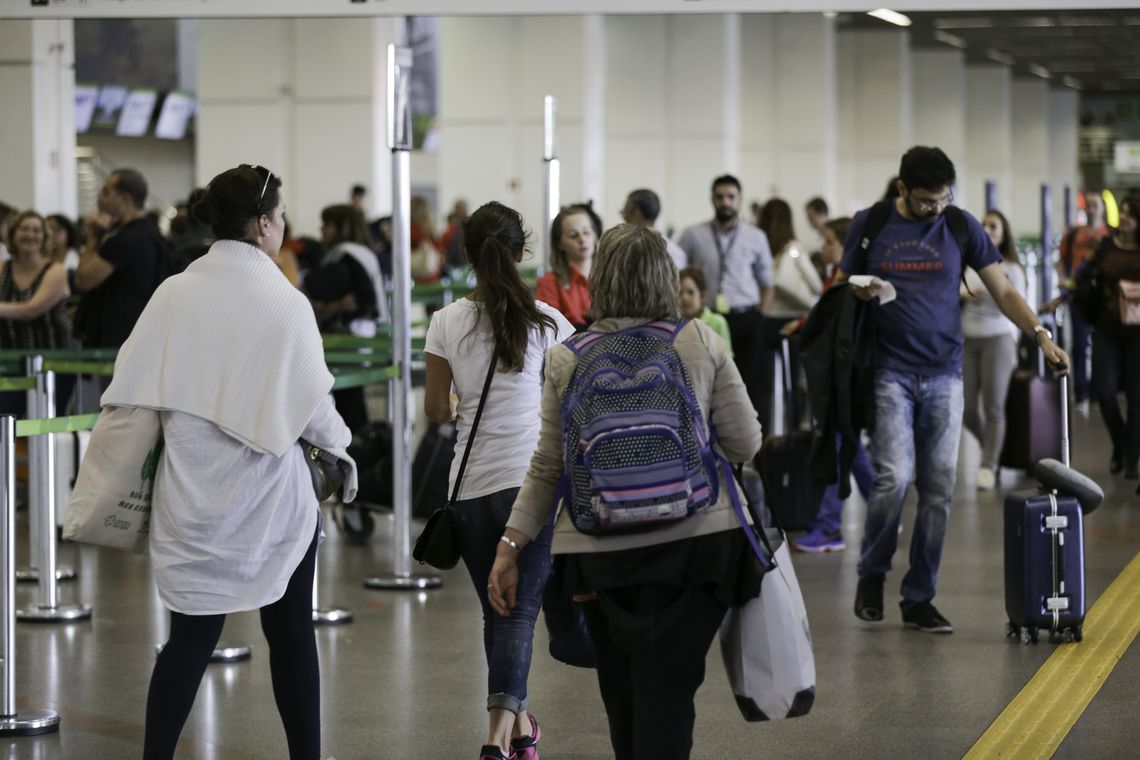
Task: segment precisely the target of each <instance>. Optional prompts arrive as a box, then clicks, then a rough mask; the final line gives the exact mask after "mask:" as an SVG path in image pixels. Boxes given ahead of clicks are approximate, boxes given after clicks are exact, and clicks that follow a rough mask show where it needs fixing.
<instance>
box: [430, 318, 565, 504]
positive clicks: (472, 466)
mask: <svg viewBox="0 0 1140 760" xmlns="http://www.w3.org/2000/svg"><path fill="white" fill-rule="evenodd" d="M535 305H536V306H538V308H539V309H540V310H541V311H542V313H543V314H546V315H548V316H550V317H551V318H552V319H553V320H554V322H555V324H557V325H558V329H557V331H556V332H552V331H550V330H542V331H539V330H537V329H535V330H533V331H532V332H531V339H530V343H529V345H528V346H527V351H526V359H525V361H524V362H523V369H522V371H521V372H509V373H503V372H496V373H495V377H494V379H492V380H491V389H490V390H489V391H488V393H487V403H486V405H485V406H484V407H483V416H482V418H480V420H479V430H478V432H477V433H476V435H475V445H474V446H473V448H472V449H471V457H470V458H469V459H468V460H467V469H466V470H465V471H464V473H463V483H462V485H461V487H460V489H459V498H460V499H475V498H478V497H480V496H488V495H490V494H493V493H496V492H498V491H503V490H506V489H508V488H518V487H519V486H521V485H522V482H523V479H524V478H525V477H526V472H527V468H529V467H530V458H531V455H532V454H534V450H535V448H537V446H538V428H539V416H538V415H539V409H540V407H541V403H542V377H543V372H542V370H543V361H544V360H545V357H546V351H547V349H549V348H550V347H551V346H553V345H556V344H558V343H561V342H562V341H564V340H566V339H567V338H569V337H570V336H571V335H573V333H574V328H573V327H572V326H571V325H570V323H569V322H567V321H566V318H565V317H563V316H562V315H561V314H560V313H559V312H558V311H556V310H555V309H553V308H551V307H550V306H547V305H546V304H544V303H542V302H541V301H535ZM480 308H481V305H480V304H479V303H478V302H476V301H472V300H471V299H469V298H461V299H459V300H458V301H456V302H455V303H452V304H451V305H449V306H446V307H444V308H443V309H440V310H439V311H437V312H436V313H435V314H433V315H432V318H431V324H430V325H429V326H428V331H427V340H426V342H425V348H424V350H425V351H426V352H427V353H429V354H434V355H435V356H438V357H440V358H442V359H446V360H447V363H448V364H450V365H451V376H452V383H453V385H454V388H455V393H456V395H457V396H458V397H459V417H458V420H457V425H456V428H457V430H456V433H457V440H456V444H455V458H454V459H453V460H452V462H451V476H450V477H449V478H448V494H449V495H450V493H451V490H452V488H454V487H455V476H456V475H457V474H458V473H459V463H460V462H461V461H462V460H463V451H464V449H466V447H467V437H468V434H469V433H470V432H471V423H472V422H473V421H474V419H475V412H476V411H477V410H478V408H479V396H480V394H481V393H482V392H483V383H484V381H485V380H486V379H487V367H488V366H489V364H490V361H491V352H492V351H493V349H494V346H493V343H492V341H491V329H490V322H489V321H488V319H487V317H486V316H483V317H482V318H480V319H479V320H478V327H477V329H476V331H475V332H474V333H472V332H471V328H472V327H473V326H474V325H475V324H476V317H477V316H478V315H479V310H480Z"/></svg>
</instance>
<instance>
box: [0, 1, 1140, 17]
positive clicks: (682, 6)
mask: <svg viewBox="0 0 1140 760" xmlns="http://www.w3.org/2000/svg"><path fill="white" fill-rule="evenodd" d="M881 5H882V0H878V2H867V1H866V0H0V19H2V18H25V19H26V18H217V17H234V18H249V17H274V18H289V17H302V16H472V15H517V16H534V15H559V16H561V15H583V14H609V15H615V14H627V13H776V12H791V11H796V12H801V13H805V12H819V11H850V12H861V11H869V10H874V9H875V8H878V7H880V6H881ZM1073 5H1074V3H1073V2H1072V0H956V2H955V3H954V10H955V11H970V10H990V11H992V10H1030V9H1032V10H1044V9H1048V8H1071V7H1073ZM1079 5H1081V7H1082V8H1085V9H1092V8H1104V9H1112V8H1131V7H1134V5H1135V3H1134V0H1091V2H1084V3H1079ZM891 8H892V9H894V10H897V11H924V10H926V11H928V10H930V0H895V1H894V2H892V3H891Z"/></svg>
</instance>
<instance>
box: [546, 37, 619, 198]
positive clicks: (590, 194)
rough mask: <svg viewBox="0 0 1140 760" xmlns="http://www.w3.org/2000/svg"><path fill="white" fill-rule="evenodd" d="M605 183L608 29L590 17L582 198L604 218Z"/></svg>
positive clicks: (584, 57) (585, 56)
mask: <svg viewBox="0 0 1140 760" xmlns="http://www.w3.org/2000/svg"><path fill="white" fill-rule="evenodd" d="M528 106H529V104H528ZM605 182H606V26H605V18H604V17H603V16H598V15H589V16H583V17H582V194H583V196H584V197H585V198H588V199H591V200H593V201H594V208H596V209H597V211H598V213H599V214H601V215H602V216H603V218H605V216H606V212H607V211H608V210H609V206H608V205H607V201H606V193H605ZM615 221H617V220H615Z"/></svg>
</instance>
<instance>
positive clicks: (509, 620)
mask: <svg viewBox="0 0 1140 760" xmlns="http://www.w3.org/2000/svg"><path fill="white" fill-rule="evenodd" d="M518 492H519V489H517V488H508V489H507V490H505V491H498V492H496V493H493V494H490V495H489V496H480V497H479V498H476V499H463V500H460V501H457V502H455V504H454V505H453V508H454V510H455V526H456V535H457V537H458V540H459V555H460V556H461V557H462V558H463V564H464V565H466V566H467V572H468V574H470V576H471V582H472V583H473V584H474V585H475V593H476V594H478V595H479V604H480V605H482V607H483V648H484V650H485V652H486V655H487V694H488V697H487V709H488V710H490V709H491V708H494V707H501V708H503V709H505V710H510V711H511V712H513V713H515V714H516V715H517V714H518V713H520V712H522V711H523V710H525V709H526V702H527V691H526V681H527V676H528V675H529V674H530V658H531V654H532V652H533V642H534V621H535V619H536V618H537V617H538V610H539V608H540V607H541V606H542V591H543V589H545V588H546V579H547V578H549V577H550V567H551V564H550V539H551V533H552V530H553V528H552V527H551V525H550V524H548V525H547V526H546V527H545V528H543V529H542V531H541V532H540V533H539V534H538V536H537V537H536V538H535V539H534V540H533V541H531V542H530V543H529V544H527V545H526V546H525V547H524V548H523V550H522V551H521V552H520V553H519V558H518V566H519V586H518V591H517V593H516V602H515V608H514V609H513V610H511V614H510V616H509V617H503V616H502V615H500V614H498V613H497V612H495V611H494V610H493V609H492V608H491V605H490V604H488V603H487V578H488V577H489V576H490V574H491V565H492V564H494V562H495V553H496V552H497V551H498V548H499V536H501V535H503V529H504V528H506V526H507V518H509V517H510V516H511V507H512V506H513V505H514V503H515V496H516V495H517V494H518Z"/></svg>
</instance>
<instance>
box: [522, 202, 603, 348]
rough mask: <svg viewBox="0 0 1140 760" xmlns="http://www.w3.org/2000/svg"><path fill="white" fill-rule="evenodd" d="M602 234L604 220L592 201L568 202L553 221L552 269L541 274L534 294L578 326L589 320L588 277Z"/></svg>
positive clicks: (551, 229) (580, 326)
mask: <svg viewBox="0 0 1140 760" xmlns="http://www.w3.org/2000/svg"><path fill="white" fill-rule="evenodd" d="M601 236H602V220H601V219H600V218H599V217H598V215H597V214H595V213H594V209H593V208H592V207H591V204H589V203H585V204H582V203H576V204H574V205H572V206H566V207H565V208H563V209H562V210H561V211H559V212H558V216H556V217H554V223H553V224H551V225H550V271H549V272H547V273H546V274H544V275H543V276H542V277H540V278H539V280H538V284H537V285H536V286H535V289H534V297H535V298H536V299H538V300H539V301H542V302H543V303H545V304H548V305H550V306H553V307H554V308H555V309H558V311H560V312H562V316H564V317H566V320H567V321H568V322H569V323H570V324H572V325H574V329H575V330H584V329H586V326H587V325H589V323H590V320H589V318H588V317H587V316H586V313H587V312H588V311H589V310H590V291H589V289H588V287H587V279H588V278H589V276H590V262H591V261H592V260H593V258H594V249H595V248H596V247H597V245H598V238H600V237H601Z"/></svg>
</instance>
